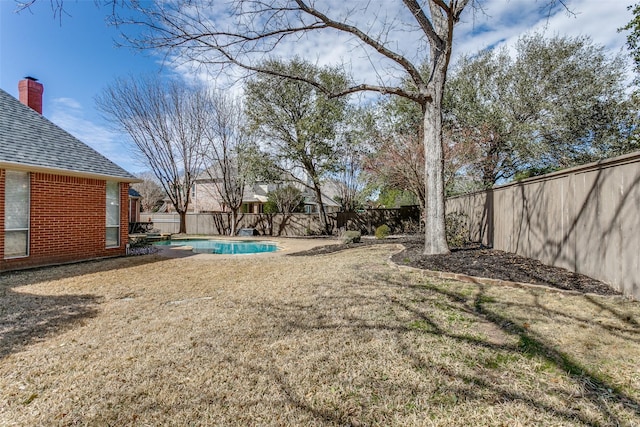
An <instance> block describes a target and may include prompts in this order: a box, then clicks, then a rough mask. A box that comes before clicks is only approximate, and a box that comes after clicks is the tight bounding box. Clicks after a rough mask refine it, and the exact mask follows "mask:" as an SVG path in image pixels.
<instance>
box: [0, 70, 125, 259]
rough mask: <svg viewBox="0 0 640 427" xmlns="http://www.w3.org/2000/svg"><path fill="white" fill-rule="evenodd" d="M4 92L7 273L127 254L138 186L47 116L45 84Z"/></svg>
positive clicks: (1, 154) (2, 200)
mask: <svg viewBox="0 0 640 427" xmlns="http://www.w3.org/2000/svg"><path fill="white" fill-rule="evenodd" d="M19 91H20V101H18V100H17V99H15V98H13V97H12V96H11V95H9V94H8V93H7V92H5V91H3V90H1V89H0V271H6V270H13V269H20V268H26V267H33V266H40V265H48V264H57V263H65V262H73V261H79V260H86V259H94V258H103V257H111V256H119V255H124V254H125V253H126V245H127V238H128V234H127V232H128V221H129V219H128V214H129V213H128V210H129V195H128V194H129V193H128V190H129V184H130V183H132V182H137V181H138V180H137V179H136V178H135V177H134V176H133V175H131V174H129V173H128V172H126V171H125V170H123V169H122V168H120V167H119V166H117V165H116V164H114V163H112V162H111V161H110V160H108V159H107V158H105V157H104V156H102V155H101V154H100V153H98V152H97V151H95V150H93V149H92V148H91V147H89V146H88V145H86V144H84V143H83V142H81V141H80V140H78V139H77V138H75V137H74V136H72V135H71V134H69V133H68V132H66V131H64V130H63V129H61V128H60V127H58V126H56V125H55V124H53V123H52V122H50V121H49V120H47V119H46V118H44V117H43V116H42V115H41V114H42V92H43V87H42V84H40V83H38V82H37V81H35V79H33V78H26V79H25V80H22V81H20V83H19Z"/></svg>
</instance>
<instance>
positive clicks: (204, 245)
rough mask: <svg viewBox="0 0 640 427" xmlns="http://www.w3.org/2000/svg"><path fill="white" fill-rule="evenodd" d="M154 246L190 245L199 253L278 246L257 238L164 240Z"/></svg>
mask: <svg viewBox="0 0 640 427" xmlns="http://www.w3.org/2000/svg"><path fill="white" fill-rule="evenodd" d="M154 244H155V245H156V246H173V247H180V246H191V247H192V248H193V252H195V253H199V254H220V255H241V254H257V253H263V252H275V251H277V250H278V246H277V245H276V244H275V243H273V242H262V241H258V240H199V239H185V240H164V241H161V242H156V243H154Z"/></svg>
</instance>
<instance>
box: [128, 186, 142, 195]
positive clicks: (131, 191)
mask: <svg viewBox="0 0 640 427" xmlns="http://www.w3.org/2000/svg"><path fill="white" fill-rule="evenodd" d="M129 197H133V198H135V197H137V198H140V197H142V196H141V195H140V193H138V192H137V191H136V190H134V189H133V188H131V187H129Z"/></svg>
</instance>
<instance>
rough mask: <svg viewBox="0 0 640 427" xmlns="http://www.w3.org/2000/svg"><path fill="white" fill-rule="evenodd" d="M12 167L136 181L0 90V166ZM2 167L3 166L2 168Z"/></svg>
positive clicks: (109, 161)
mask: <svg viewBox="0 0 640 427" xmlns="http://www.w3.org/2000/svg"><path fill="white" fill-rule="evenodd" d="M3 163H5V164H9V165H11V164H14V165H20V166H23V167H30V166H31V167H34V168H37V169H51V170H52V171H55V172H57V173H61V172H65V171H67V172H71V173H73V174H79V175H89V176H101V177H105V178H106V177H114V178H118V179H120V180H121V181H125V182H126V181H136V180H137V179H136V178H135V177H134V176H133V175H131V174H130V173H129V172H127V171H125V170H124V169H122V168H121V167H120V166H118V165H116V164H115V163H113V162H112V161H111V160H109V159H107V158H106V157H104V156H103V155H102V154H100V153H98V152H97V151H95V150H94V149H93V148H91V147H89V146H88V145H86V144H85V143H83V142H82V141H80V140H79V139H77V138H76V137H74V136H73V135H71V134H70V133H68V132H67V131H65V130H64V129H62V128H60V127H59V126H57V125H55V124H53V123H52V122H50V121H49V120H47V119H46V118H44V117H43V116H41V115H40V114H38V113H37V112H35V111H34V110H32V109H31V108H29V107H27V106H26V105H24V104H22V103H21V102H20V101H18V100H17V99H15V98H14V97H12V96H11V95H9V94H8V93H7V92H5V91H4V90H2V89H0V167H2V164H3ZM5 167H6V165H5Z"/></svg>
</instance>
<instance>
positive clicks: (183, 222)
mask: <svg viewBox="0 0 640 427" xmlns="http://www.w3.org/2000/svg"><path fill="white" fill-rule="evenodd" d="M178 214H179V215H180V231H178V233H180V234H187V212H186V211H179V212H178Z"/></svg>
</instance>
